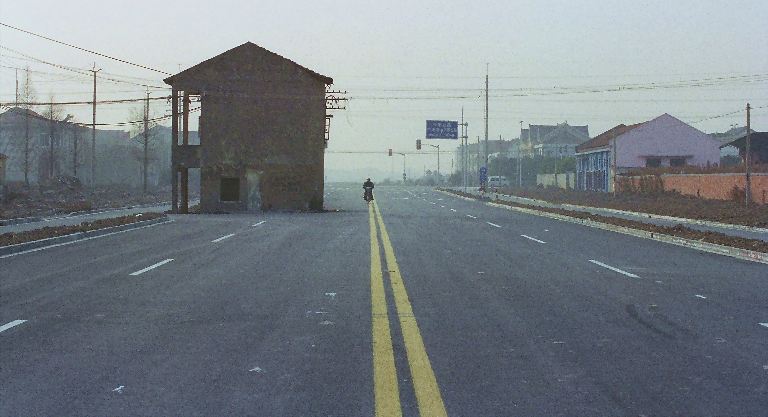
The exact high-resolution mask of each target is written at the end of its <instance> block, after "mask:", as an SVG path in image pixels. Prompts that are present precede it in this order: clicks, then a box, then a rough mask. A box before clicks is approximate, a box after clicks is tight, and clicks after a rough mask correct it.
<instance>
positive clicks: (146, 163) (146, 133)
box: [142, 89, 149, 194]
mask: <svg viewBox="0 0 768 417" xmlns="http://www.w3.org/2000/svg"><path fill="white" fill-rule="evenodd" d="M143 142H144V143H143V145H144V160H143V168H144V169H143V170H142V171H143V178H142V179H143V182H142V187H143V188H142V189H143V190H144V194H146V193H147V178H148V172H147V171H149V169H148V168H149V89H147V99H146V101H145V102H144V141H143Z"/></svg>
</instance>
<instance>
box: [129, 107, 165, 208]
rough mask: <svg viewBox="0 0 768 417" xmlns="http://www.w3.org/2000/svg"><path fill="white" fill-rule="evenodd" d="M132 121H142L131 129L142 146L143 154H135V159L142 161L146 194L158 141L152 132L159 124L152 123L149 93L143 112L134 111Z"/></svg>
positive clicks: (143, 187)
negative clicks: (151, 153)
mask: <svg viewBox="0 0 768 417" xmlns="http://www.w3.org/2000/svg"><path fill="white" fill-rule="evenodd" d="M131 120H132V121H134V120H141V121H142V123H141V124H140V125H134V126H135V127H134V128H133V129H131V136H132V137H133V140H134V141H135V142H136V143H138V144H139V145H140V146H141V153H140V154H135V155H134V157H135V158H136V159H137V160H139V161H141V176H142V190H143V191H144V193H145V194H146V193H147V189H148V180H149V162H150V160H152V159H154V158H153V157H151V156H150V152H153V151H154V144H155V142H156V141H157V139H158V137H157V136H158V135H157V132H156V131H153V130H152V129H153V128H154V127H155V126H156V125H157V123H156V122H152V121H151V119H150V116H149V93H147V99H146V101H145V102H144V109H143V111H142V110H139V109H134V110H132V111H131Z"/></svg>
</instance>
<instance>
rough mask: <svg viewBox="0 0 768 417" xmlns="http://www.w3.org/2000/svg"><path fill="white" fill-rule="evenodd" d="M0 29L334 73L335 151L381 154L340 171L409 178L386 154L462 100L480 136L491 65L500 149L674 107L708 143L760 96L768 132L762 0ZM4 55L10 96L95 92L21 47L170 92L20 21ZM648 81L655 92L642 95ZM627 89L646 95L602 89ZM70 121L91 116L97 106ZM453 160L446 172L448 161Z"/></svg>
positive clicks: (138, 4)
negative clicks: (342, 93) (266, 58)
mask: <svg viewBox="0 0 768 417" xmlns="http://www.w3.org/2000/svg"><path fill="white" fill-rule="evenodd" d="M0 21H2V22H3V23H6V24H10V25H13V26H17V27H20V28H23V29H26V30H30V31H33V32H37V33H41V34H44V35H47V36H50V37H52V38H56V39H59V40H62V41H65V42H68V43H72V44H75V45H78V46H82V47H84V48H87V49H92V50H95V51H99V52H102V53H105V54H109V55H113V56H116V57H119V58H123V59H126V60H129V61H133V62H136V63H140V64H144V65H147V66H150V67H153V68H157V69H160V70H163V71H167V72H172V73H175V72H177V71H178V70H179V68H181V69H183V68H186V67H189V66H191V65H194V64H196V63H198V62H200V61H202V60H205V59H207V58H210V57H212V56H214V55H217V54H219V53H221V52H223V51H225V50H227V49H230V48H232V47H234V46H237V45H239V44H241V43H243V42H246V41H252V42H254V43H257V44H259V45H261V46H263V47H265V48H267V49H269V50H271V51H274V52H277V53H279V54H281V55H284V56H286V57H288V58H290V59H292V60H294V61H296V62H298V63H300V64H302V65H304V66H306V67H308V68H311V69H313V70H315V71H317V72H320V73H322V74H324V75H328V76H330V77H333V78H334V80H335V84H334V86H333V87H334V88H335V89H341V90H346V91H348V97H349V98H350V101H349V106H348V109H347V110H346V111H338V112H335V118H334V119H333V124H332V127H331V133H332V136H331V142H330V150H331V151H356V150H362V151H381V152H382V154H381V156H355V155H344V154H332V155H329V156H328V157H327V168H328V169H344V168H355V167H364V166H373V167H377V168H379V169H383V170H387V171H389V170H394V171H396V172H399V171H400V169H401V168H399V167H401V166H402V165H401V164H402V159H400V158H388V157H386V150H387V149H388V148H394V149H395V150H396V151H398V150H402V151H415V149H414V148H415V145H414V142H415V139H416V138H419V137H423V136H424V121H425V119H453V120H456V119H457V118H458V117H459V116H460V112H461V108H462V106H463V107H464V110H465V117H466V119H467V121H468V122H469V134H470V137H471V138H472V139H473V140H476V137H477V136H478V135H480V136H482V135H483V104H484V100H483V99H482V97H481V95H482V89H483V85H484V76H485V69H486V63H487V64H489V68H490V87H491V89H490V96H491V99H490V129H489V131H490V133H489V135H490V136H491V137H492V138H498V137H499V135H502V136H503V137H504V138H505V139H509V138H515V137H517V136H518V135H519V129H520V124H519V122H520V121H524V123H525V124H528V123H531V124H554V123H557V122H562V121H566V120H567V121H568V122H569V123H571V124H588V125H589V130H590V134H591V135H592V136H595V135H597V134H599V133H600V132H602V131H604V130H607V129H608V128H610V127H612V126H614V125H616V124H618V123H627V124H629V123H636V122H640V121H644V120H648V119H651V118H653V117H655V116H658V115H660V114H662V113H665V112H666V113H670V114H672V115H673V116H676V117H678V118H680V119H682V120H683V121H685V122H687V123H690V124H692V125H693V126H695V127H697V128H699V129H701V130H703V131H705V132H714V131H724V130H727V129H729V128H730V126H731V125H733V124H741V125H743V124H744V118H745V116H744V114H743V112H741V113H739V114H733V115H730V116H724V117H719V118H711V117H713V116H718V115H722V114H725V113H730V112H734V111H738V110H739V109H743V108H744V106H745V104H746V102H747V101H749V102H751V103H752V105H753V106H754V107H757V109H756V110H755V111H754V112H753V126H754V128H755V129H757V130H766V129H768V25H766V22H768V1H766V0H744V1H738V0H730V1H712V0H699V1H691V0H675V1H669V0H666V1H655V0H654V1H641V0H634V1H624V0H616V1H596V0H594V1H575V0H570V1H486V2H478V1H472V2H460V1H432V0H429V1H419V2H414V1H393V0H389V1H360V0H356V1H311V2H310V1H285V0H283V1H270V2H266V1H251V2H238V1H215V2H210V1H193V0H187V1H183V2H182V1H152V2H149V1H137V0H134V1H130V2H128V1H126V2H122V1H104V2H97V1H75V0H70V1H67V2H62V1H47V0H36V1H34V2H21V1H9V0H0ZM0 46H2V47H3V48H5V49H0V55H1V57H0V100H2V101H3V102H12V101H13V98H14V79H15V75H14V72H15V70H14V69H13V67H24V66H25V65H29V66H30V68H31V69H32V70H33V71H36V72H33V73H32V78H33V81H34V86H35V90H36V93H37V96H38V99H40V100H45V101H47V99H48V98H49V96H50V95H51V94H53V95H54V96H55V98H56V100H57V101H64V100H66V101H71V100H89V99H90V94H91V93H90V90H91V84H90V80H89V79H88V77H87V76H81V75H79V74H76V73H73V72H69V71H66V70H63V69H60V68H57V67H53V66H49V65H46V64H42V63H39V62H36V61H33V60H30V59H29V58H26V57H23V56H21V55H19V52H20V53H23V54H26V55H28V56H30V57H33V58H36V59H42V60H45V61H48V62H51V63H55V64H61V65H65V66H69V67H76V68H82V69H87V68H90V67H91V66H92V65H93V64H94V62H95V63H96V66H97V67H98V68H102V69H103V72H104V73H109V74H113V76H114V78H119V79H124V80H130V81H141V82H143V83H148V84H152V85H163V84H162V81H161V80H162V78H163V75H162V74H158V73H153V72H151V71H146V70H141V69H138V68H135V67H131V66H128V65H125V64H121V63H118V62H115V61H110V60H107V59H104V58H101V57H98V56H93V55H90V54H88V53H84V52H81V51H78V50H75V49H72V48H68V47H66V46H62V45H57V44H55V43H51V42H49V41H46V40H42V39H37V38H34V37H31V36H29V35H26V34H22V33H19V32H16V31H14V30H11V29H8V28H0ZM126 77H136V78H126ZM734 77H739V78H734ZM140 79H141V80H140ZM703 79H707V80H708V81H707V82H692V81H693V80H703ZM713 79H716V80H715V81H712V80H713ZM652 83H656V84H658V87H657V88H653V89H644V90H639V91H638V90H637V89H636V88H637V86H649V85H651V84H652ZM702 84H706V85H702ZM628 85H633V86H635V87H633V89H628V88H625V89H622V90H621V91H610V92H593V91H595V90H606V89H608V90H610V89H615V88H616V87H619V86H628ZM661 87H664V88H661ZM671 87H674V88H671ZM99 91H100V92H99V98H100V99H106V98H138V97H141V96H142V94H143V88H142V87H140V86H136V85H132V84H116V83H111V82H108V81H104V80H100V81H99ZM585 91H590V92H585ZM565 93H567V94H565ZM162 94H163V90H154V91H153V95H155V96H160V95H162ZM132 107H136V106H135V105H131V104H129V105H125V104H121V105H109V106H107V105H103V106H100V107H99V117H98V122H108V123H114V122H124V121H126V120H128V119H129V118H130V114H129V112H130V110H131V108H132ZM760 107H762V108H760ZM65 111H66V112H67V113H72V114H74V115H76V116H77V118H78V119H79V120H81V121H90V107H89V106H70V107H67V108H66V109H65ZM167 111H168V108H167V106H166V105H165V104H164V103H162V102H156V104H155V105H154V109H153V112H154V113H156V114H159V115H161V114H165V113H166V112H167ZM704 119H708V120H704ZM432 143H440V144H441V145H443V146H442V149H450V148H452V147H453V146H454V144H455V143H454V142H450V141H440V142H437V141H434V142H432ZM409 162H410V163H411V167H409V168H410V169H413V170H414V171H419V172H420V171H421V170H422V168H423V167H424V166H426V168H428V169H430V168H434V165H435V158H434V157H427V156H414V157H412V158H410V159H409ZM442 162H443V165H442V166H443V171H447V169H446V167H449V166H450V159H447V158H446V159H443V161H442Z"/></svg>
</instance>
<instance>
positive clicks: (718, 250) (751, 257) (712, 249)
mask: <svg viewBox="0 0 768 417" xmlns="http://www.w3.org/2000/svg"><path fill="white" fill-rule="evenodd" d="M437 191H439V192H441V193H444V194H448V195H450V196H453V197H458V198H462V199H464V200H469V201H480V200H478V199H473V198H469V197H464V196H460V195H456V194H453V193H451V192H448V191H441V190H437ZM485 204H486V205H488V206H491V207H498V208H503V209H507V210H511V211H517V212H520V213H526V214H532V215H534V216H539V217H548V218H551V219H555V220H560V221H565V222H569V223H576V224H581V225H584V226H589V227H594V228H597V229H603V230H608V231H612V232H617V233H623V234H625V235H631V236H635V237H641V238H644V239H650V240H655V241H658V242H664V243H670V244H673V245H677V246H683V247H686V248H691V249H696V250H700V251H703V252H709V253H715V254H718V255H725V256H730V257H733V258H738V259H742V260H745V261H752V262H759V263H763V264H768V253H762V252H755V251H751V250H748V249H739V248H733V247H730V246H723V245H718V244H715V243H707V242H700V241H698V240H691V239H685V238H681V237H676V236H670V235H665V234H659V233H653V232H647V231H645V230H639V229H632V228H629V227H624V226H615V225H612V224H608V223H601V222H596V221H594V220H587V219H578V218H575V217H570V216H566V215H562V214H556V213H549V212H545V211H540V210H536V209H529V208H523V207H513V206H508V205H506V204H498V203H493V202H486V203H485Z"/></svg>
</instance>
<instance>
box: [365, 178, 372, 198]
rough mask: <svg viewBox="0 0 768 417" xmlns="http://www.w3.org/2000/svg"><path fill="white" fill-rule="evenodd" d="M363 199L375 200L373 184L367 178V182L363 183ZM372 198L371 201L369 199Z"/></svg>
mask: <svg viewBox="0 0 768 417" xmlns="http://www.w3.org/2000/svg"><path fill="white" fill-rule="evenodd" d="M363 190H365V191H364V192H363V199H364V200H365V201H372V200H373V182H372V181H371V179H370V178H367V179H366V180H365V182H364V183H363ZM369 196H370V199H369Z"/></svg>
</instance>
